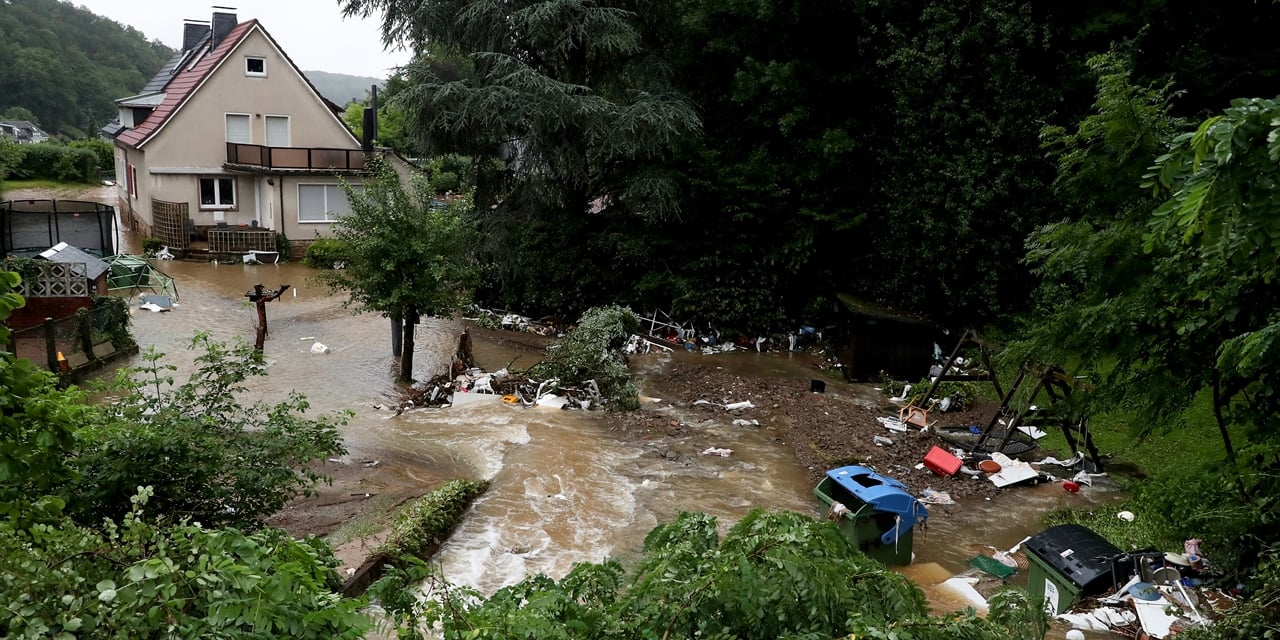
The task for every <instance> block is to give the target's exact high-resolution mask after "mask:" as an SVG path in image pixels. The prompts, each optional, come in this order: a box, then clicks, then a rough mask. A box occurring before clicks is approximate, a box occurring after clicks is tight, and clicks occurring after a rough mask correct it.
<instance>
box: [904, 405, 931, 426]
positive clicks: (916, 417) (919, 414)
mask: <svg viewBox="0 0 1280 640" xmlns="http://www.w3.org/2000/svg"><path fill="white" fill-rule="evenodd" d="M898 421H899V422H902V423H903V424H905V425H908V426H912V427H918V428H922V429H923V428H927V427H928V426H929V411H928V410H926V409H922V408H920V407H917V406H915V405H913V404H910V405H907V406H905V407H903V408H902V410H901V411H899V412H898Z"/></svg>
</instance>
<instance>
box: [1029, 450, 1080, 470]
mask: <svg viewBox="0 0 1280 640" xmlns="http://www.w3.org/2000/svg"><path fill="white" fill-rule="evenodd" d="M1083 461H1084V454H1083V453H1077V454H1076V455H1074V456H1072V458H1071V459H1070V460H1059V459H1057V458H1055V457H1053V456H1049V457H1047V458H1044V459H1043V460H1040V461H1039V462H1036V463H1035V464H1037V465H1040V466H1043V465H1046V464H1056V465H1058V466H1060V467H1067V468H1074V467H1075V466H1076V465H1077V464H1080V463H1081V462H1083Z"/></svg>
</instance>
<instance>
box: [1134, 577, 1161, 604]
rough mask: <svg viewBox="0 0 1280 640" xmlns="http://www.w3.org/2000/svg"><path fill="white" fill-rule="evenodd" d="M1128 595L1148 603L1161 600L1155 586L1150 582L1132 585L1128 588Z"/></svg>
mask: <svg viewBox="0 0 1280 640" xmlns="http://www.w3.org/2000/svg"><path fill="white" fill-rule="evenodd" d="M1129 595H1131V596H1133V597H1135V598H1137V599H1139V600H1146V601H1148V602H1154V601H1156V600H1159V599H1160V598H1161V595H1160V590H1159V589H1156V586H1155V585H1154V584H1151V583H1150V582H1135V583H1133V584H1132V585H1130V586H1129Z"/></svg>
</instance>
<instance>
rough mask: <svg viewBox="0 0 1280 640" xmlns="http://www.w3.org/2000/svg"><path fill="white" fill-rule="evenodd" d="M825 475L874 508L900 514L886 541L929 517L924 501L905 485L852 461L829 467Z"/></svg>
mask: <svg viewBox="0 0 1280 640" xmlns="http://www.w3.org/2000/svg"><path fill="white" fill-rule="evenodd" d="M827 477H828V478H831V480H832V481H833V482H835V483H836V484H838V485H839V486H841V487H842V488H844V489H845V490H846V491H848V492H849V493H851V494H853V496H854V497H855V498H857V499H859V500H861V501H863V502H865V503H867V504H868V505H870V506H871V508H873V509H875V510H876V511H882V512H885V513H892V514H894V515H897V516H900V517H901V518H902V520H901V523H900V525H899V526H896V527H894V528H893V529H892V530H890V531H889V532H887V533H886V534H885V537H886V538H887V540H886V542H892V541H893V540H896V538H897V536H898V535H899V534H900V533H902V532H905V531H906V530H908V529H910V528H911V527H913V526H915V524H916V523H918V522H923V521H924V520H926V519H927V518H928V517H929V511H928V509H926V508H925V506H924V504H922V503H921V502H920V501H919V500H917V499H916V498H915V496H913V495H911V494H910V493H908V492H907V485H905V484H903V483H902V482H901V481H899V480H896V479H894V478H890V477H888V476H883V475H880V474H878V473H876V472H874V471H872V470H871V469H868V468H866V467H862V466H857V465H854V466H848V467H840V468H838V469H832V470H830V471H828V472H827Z"/></svg>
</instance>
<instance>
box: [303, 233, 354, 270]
mask: <svg viewBox="0 0 1280 640" xmlns="http://www.w3.org/2000/svg"><path fill="white" fill-rule="evenodd" d="M346 261H347V246H346V244H345V243H343V242H342V241H341V240H336V239H334V238H317V239H316V240H315V241H314V242H312V243H311V246H309V247H307V254H306V255H305V256H303V258H302V264H305V265H307V266H308V267H314V268H316V269H333V268H334V266H335V265H336V264H338V263H341V262H346Z"/></svg>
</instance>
